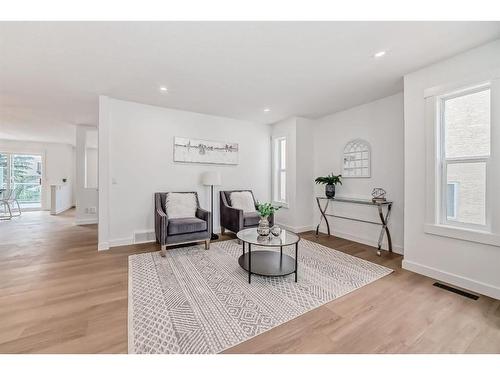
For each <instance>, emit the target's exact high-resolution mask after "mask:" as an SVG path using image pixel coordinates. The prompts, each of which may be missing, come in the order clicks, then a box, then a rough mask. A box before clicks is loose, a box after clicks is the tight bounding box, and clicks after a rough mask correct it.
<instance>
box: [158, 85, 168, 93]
mask: <svg viewBox="0 0 500 375" xmlns="http://www.w3.org/2000/svg"><path fill="white" fill-rule="evenodd" d="M160 91H161V92H167V91H168V89H167V88H166V87H165V86H161V87H160Z"/></svg>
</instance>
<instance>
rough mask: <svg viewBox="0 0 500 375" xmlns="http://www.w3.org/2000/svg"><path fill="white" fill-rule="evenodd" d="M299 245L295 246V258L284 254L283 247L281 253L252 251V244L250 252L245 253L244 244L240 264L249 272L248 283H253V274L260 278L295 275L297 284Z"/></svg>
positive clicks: (249, 246)
mask: <svg viewBox="0 0 500 375" xmlns="http://www.w3.org/2000/svg"><path fill="white" fill-rule="evenodd" d="M298 247H299V246H298V243H296V244H295V258H293V257H291V256H290V255H287V254H283V247H281V248H280V251H279V252H278V251H271V250H258V251H252V244H250V243H248V251H247V252H245V242H243V254H242V255H241V256H240V257H239V258H238V263H239V265H240V266H241V268H243V269H244V270H245V271H247V272H248V283H251V281H252V279H251V278H252V274H254V275H260V276H271V277H275V276H287V275H290V274H292V273H294V274H295V282H297V256H298Z"/></svg>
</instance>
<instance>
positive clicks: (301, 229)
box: [276, 223, 316, 233]
mask: <svg viewBox="0 0 500 375" xmlns="http://www.w3.org/2000/svg"><path fill="white" fill-rule="evenodd" d="M276 225H277V226H279V227H281V228H283V229H286V230H288V231H290V232H293V233H302V232H307V231H310V230H315V229H316V227H315V226H314V225H305V226H301V227H292V226H290V225H286V224H282V223H276Z"/></svg>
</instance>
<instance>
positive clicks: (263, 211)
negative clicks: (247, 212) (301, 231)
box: [257, 202, 281, 236]
mask: <svg viewBox="0 0 500 375" xmlns="http://www.w3.org/2000/svg"><path fill="white" fill-rule="evenodd" d="M280 208H281V207H275V206H273V205H272V204H271V203H259V202H257V212H258V213H259V216H260V220H259V225H258V227H257V233H258V234H259V235H260V236H269V233H270V232H271V229H270V226H269V220H268V217H269V216H271V215H274V213H275V212H276V211H278V210H279V209H280Z"/></svg>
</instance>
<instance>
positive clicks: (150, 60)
mask: <svg viewBox="0 0 500 375" xmlns="http://www.w3.org/2000/svg"><path fill="white" fill-rule="evenodd" d="M499 37H500V22H0V56H1V57H0V125H1V127H0V138H11V139H29V138H30V137H34V138H36V139H37V140H45V141H47V140H50V141H60V142H68V143H71V142H74V141H73V140H74V129H73V128H74V125H75V124H87V125H97V122H98V96H99V95H108V96H112V97H114V98H118V99H124V100H131V101H136V102H140V103H147V104H152V105H158V106H164V107H169V108H177V109H183V110H188V111H194V112H201V113H208V114H213V115H219V116H226V117H231V118H236V119H242V120H248V121H253V122H259V123H272V122H276V121H278V120H281V119H283V118H286V117H289V116H294V115H297V116H304V117H309V118H317V117H321V116H323V115H325V114H329V113H332V112H335V111H338V110H342V109H345V108H349V107H352V106H356V105H359V104H362V103H366V102H369V101H372V100H375V99H378V98H381V97H384V96H388V95H391V94H394V93H396V92H398V91H401V90H402V88H403V87H402V85H403V83H402V82H403V81H402V77H403V75H404V74H406V73H409V72H412V71H414V70H417V69H419V68H421V67H424V66H426V65H428V64H431V63H434V62H436V61H439V60H441V59H444V58H447V57H450V56H452V55H454V54H457V53H459V52H461V51H464V50H467V49H470V48H472V47H475V46H478V45H481V44H484V43H486V42H488V41H491V40H493V39H497V38H499ZM381 50H386V51H387V54H386V55H385V56H384V57H382V58H379V59H375V58H374V57H373V55H374V53H375V52H377V51H381ZM160 86H166V87H167V88H168V93H162V92H160V90H159V88H160ZM264 108H270V111H269V112H264ZM23 137H24V138H23Z"/></svg>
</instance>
